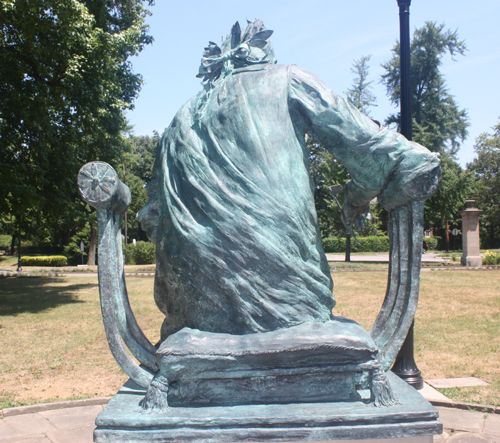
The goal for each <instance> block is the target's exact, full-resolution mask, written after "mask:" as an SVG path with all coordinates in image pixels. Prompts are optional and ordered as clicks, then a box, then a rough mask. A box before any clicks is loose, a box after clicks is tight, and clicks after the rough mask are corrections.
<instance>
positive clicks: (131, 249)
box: [123, 241, 156, 265]
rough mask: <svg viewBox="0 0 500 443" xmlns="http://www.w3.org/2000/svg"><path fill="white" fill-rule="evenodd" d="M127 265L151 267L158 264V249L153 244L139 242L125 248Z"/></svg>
mask: <svg viewBox="0 0 500 443" xmlns="http://www.w3.org/2000/svg"><path fill="white" fill-rule="evenodd" d="M123 252H124V256H125V264H127V265H150V264H153V263H156V247H155V245H154V244H153V243H151V242H145V241H138V242H137V243H136V244H135V245H134V244H133V243H130V244H128V245H125V246H124V247H123Z"/></svg>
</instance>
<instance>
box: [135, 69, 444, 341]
mask: <svg viewBox="0 0 500 443" xmlns="http://www.w3.org/2000/svg"><path fill="white" fill-rule="evenodd" d="M306 133H307V134H309V135H311V136H312V137H314V138H315V139H317V140H318V141H320V142H321V143H322V144H323V145H324V146H325V147H326V148H327V149H328V150H329V151H330V152H331V153H332V154H333V156H334V157H335V158H336V159H337V160H338V161H340V162H341V163H342V164H343V165H344V166H346V168H347V169H348V170H349V172H350V174H351V181H350V182H349V183H348V184H347V185H346V188H345V199H347V201H349V203H350V204H351V205H353V207H360V206H363V205H365V204H366V203H368V202H369V201H370V200H372V199H373V198H374V197H376V196H379V198H380V200H381V201H382V203H383V204H384V206H385V207H387V208H392V207H394V206H395V205H396V204H404V203H406V202H408V199H409V198H408V196H407V195H406V194H405V193H404V192H403V191H402V188H403V187H404V185H405V184H407V183H409V182H410V181H411V180H413V179H415V178H416V177H418V176H421V175H422V174H425V173H428V172H429V171H431V170H432V169H433V168H435V167H436V166H437V165H438V164H439V160H438V158H437V157H436V156H435V155H434V154H432V153H430V152H429V151H428V150H427V149H425V148H423V147H421V146H420V145H417V144H415V143H412V142H409V141H407V140H406V139H405V138H404V137H402V136H401V135H399V134H396V133H394V132H391V131H389V130H388V129H387V128H384V127H381V126H380V125H379V124H377V123H375V122H374V121H372V120H371V119H369V118H368V117H366V116H364V115H362V114H361V113H359V112H358V111H357V110H356V109H355V108H354V107H353V106H352V105H350V104H349V103H347V102H346V101H345V100H344V99H342V98H341V97H339V96H337V95H335V94H334V93H333V92H332V91H331V90H330V89H328V88H327V87H326V86H325V85H324V84H323V83H322V82H321V81H320V80H318V79H317V78H316V77H314V76H312V75H311V74H309V73H307V72H305V71H303V70H301V69H300V68H298V67H296V66H293V65H256V66H253V67H248V68H243V69H240V70H235V71H233V72H232V73H231V74H230V75H228V76H227V77H225V78H223V79H221V80H219V81H218V82H217V83H216V84H214V85H212V87H211V88H206V89H205V90H204V91H202V92H201V93H200V94H198V95H197V96H196V97H194V98H193V99H191V100H190V101H189V102H188V103H186V104H185V105H184V106H183V107H182V108H181V109H180V110H179V112H178V113H177V115H176V116H175V118H174V119H173V121H172V123H171V124H170V126H169V127H168V128H167V130H166V131H165V133H164V135H163V137H162V139H161V141H160V144H159V147H158V152H157V158H156V162H155V167H154V178H153V181H152V182H151V184H150V186H149V187H148V193H149V195H150V202H149V203H148V205H147V206H146V207H145V208H144V209H143V210H142V211H141V213H142V215H141V214H140V218H141V219H142V221H143V225H145V226H146V228H149V232H150V233H153V232H154V234H150V235H151V236H152V237H154V239H155V242H156V245H157V271H156V280H155V300H156V303H157V305H158V307H159V308H160V310H161V311H162V312H163V313H164V314H165V316H166V319H165V322H164V325H163V327H162V337H163V338H165V337H166V336H168V335H169V334H171V333H173V332H176V331H178V330H179V329H181V328H182V327H184V326H188V327H190V328H193V329H200V330H205V331H211V332H225V333H231V334H247V333H251V332H262V331H270V330H275V329H278V328H282V327H289V326H292V325H296V324H299V323H301V322H304V321H316V322H325V321H328V320H329V319H330V318H331V311H332V308H333V306H334V304H335V302H334V299H333V296H332V288H333V283H332V279H331V276H330V271H329V267H328V263H327V260H326V257H325V255H324V252H323V249H322V246H321V238H320V235H319V228H318V222H317V216H316V211H315V206H314V198H313V192H314V189H313V184H312V181H311V179H310V176H309V172H308V165H309V159H308V150H307V149H306V145H305V134H306ZM387 189H391V192H390V193H387V191H386V190H387ZM394 190H396V191H394ZM153 213H154V216H151V217H149V219H148V214H153Z"/></svg>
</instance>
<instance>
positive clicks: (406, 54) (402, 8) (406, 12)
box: [392, 0, 424, 389]
mask: <svg viewBox="0 0 500 443" xmlns="http://www.w3.org/2000/svg"><path fill="white" fill-rule="evenodd" d="M397 2H398V6H399V42H400V53H399V63H400V70H401V97H400V102H401V134H403V135H404V136H405V137H406V138H407V139H408V140H411V139H412V119H411V99H412V97H411V74H410V3H411V0H397ZM413 326H414V322H413V323H412V325H411V327H410V330H409V331H408V335H407V336H406V340H405V342H404V343H403V347H402V348H401V350H400V351H399V354H398V356H397V357H396V361H395V362H394V366H393V367H392V372H394V373H395V374H396V375H397V376H399V377H400V378H402V379H403V380H404V381H406V382H407V383H408V384H409V385H411V386H413V387H414V388H415V389H422V388H423V387H424V379H423V378H422V376H421V372H420V370H419V369H418V367H417V364H416V363H415V358H414V356H413Z"/></svg>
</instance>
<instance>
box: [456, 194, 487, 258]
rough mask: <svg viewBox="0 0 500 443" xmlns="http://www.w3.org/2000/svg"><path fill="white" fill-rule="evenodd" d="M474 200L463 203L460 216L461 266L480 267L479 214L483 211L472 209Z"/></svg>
mask: <svg viewBox="0 0 500 443" xmlns="http://www.w3.org/2000/svg"><path fill="white" fill-rule="evenodd" d="M474 203H475V200H466V201H465V206H466V208H465V210H464V211H460V214H462V238H463V254H462V265H464V266H472V267H476V266H481V264H482V261H481V254H480V252H479V214H481V213H482V212H483V211H481V210H480V209H477V208H473V205H474Z"/></svg>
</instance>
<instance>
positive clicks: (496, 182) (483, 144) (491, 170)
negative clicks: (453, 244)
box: [467, 122, 500, 247]
mask: <svg viewBox="0 0 500 443" xmlns="http://www.w3.org/2000/svg"><path fill="white" fill-rule="evenodd" d="M474 150H475V152H476V158H475V159H474V160H473V161H472V162H471V163H469V164H468V165H467V170H468V171H470V172H471V173H472V174H474V176H475V178H476V180H477V185H478V188H477V191H476V193H475V194H474V196H473V197H474V199H475V200H476V206H477V207H479V208H480V209H482V210H484V212H483V214H482V215H481V225H480V226H481V229H482V231H483V232H482V233H481V243H482V244H483V245H484V246H486V247H497V246H498V245H500V122H499V123H498V124H497V125H496V126H494V127H493V134H489V133H483V134H481V135H480V136H479V137H478V138H477V139H476V143H475V146H474Z"/></svg>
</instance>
